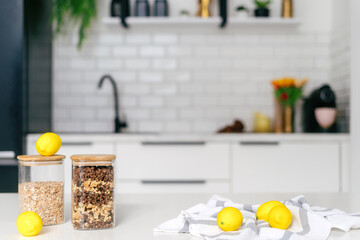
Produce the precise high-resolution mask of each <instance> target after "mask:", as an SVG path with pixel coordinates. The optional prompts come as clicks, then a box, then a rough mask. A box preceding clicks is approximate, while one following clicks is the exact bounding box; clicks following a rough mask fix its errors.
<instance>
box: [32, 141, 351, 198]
mask: <svg viewBox="0 0 360 240" xmlns="http://www.w3.org/2000/svg"><path fill="white" fill-rule="evenodd" d="M38 137H39V135H30V136H29V137H28V141H27V153H28V154H37V152H36V149H35V142H36V140H37V138H38ZM60 137H61V139H62V140H63V145H62V147H61V149H60V151H59V154H64V155H66V157H67V159H66V160H65V181H66V182H65V191H66V193H70V187H71V160H70V156H71V155H73V154H91V153H93V154H95V153H98V154H106V153H107V154H116V160H115V174H116V175H115V177H116V190H117V192H118V193H211V194H216V193H219V194H222V193H229V192H234V193H246V192H259V193H261V192H296V193H300V192H303V193H307V192H342V191H343V192H346V191H348V190H349V182H350V179H349V172H350V164H349V158H350V156H349V152H350V151H349V148H350V145H349V140H348V136H339V135H336V136H335V135H326V134H325V135H324V134H322V135H320V134H316V135H307V134H304V135H296V134H294V135H292V134H284V135H272V134H266V135H255V134H241V135H231V136H230V135H229V136H227V135H214V136H204V138H202V137H198V136H196V137H194V136H189V137H187V136H173V137H171V136H170V137H169V136H161V135H159V136H156V135H154V136H134V135H126V134H119V135H115V134H113V135H86V134H82V135H81V134H79V135H75V134H74V135H69V134H64V135H60ZM259 140H261V141H260V142H259ZM273 140H275V142H272V141H273ZM263 141H265V142H263Z"/></svg>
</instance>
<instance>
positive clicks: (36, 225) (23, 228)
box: [16, 211, 43, 237]
mask: <svg viewBox="0 0 360 240" xmlns="http://www.w3.org/2000/svg"><path fill="white" fill-rule="evenodd" d="M42 225H43V224H42V221H41V218H40V216H39V215H38V214H37V213H35V212H31V211H28V212H23V213H22V214H20V215H19V216H18V218H17V219H16V227H17V229H18V231H19V232H20V233H21V234H22V235H24V236H25V237H31V236H35V235H36V234H38V233H39V232H40V230H41V228H42Z"/></svg>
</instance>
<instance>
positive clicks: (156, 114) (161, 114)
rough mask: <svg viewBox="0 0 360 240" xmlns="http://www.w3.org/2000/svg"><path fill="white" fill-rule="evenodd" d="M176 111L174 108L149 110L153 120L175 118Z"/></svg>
mask: <svg viewBox="0 0 360 240" xmlns="http://www.w3.org/2000/svg"><path fill="white" fill-rule="evenodd" d="M176 117H177V113H176V110H175V109H154V110H152V112H151V119H153V120H176Z"/></svg>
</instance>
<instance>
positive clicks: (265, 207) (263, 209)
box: [256, 201, 285, 222]
mask: <svg viewBox="0 0 360 240" xmlns="http://www.w3.org/2000/svg"><path fill="white" fill-rule="evenodd" d="M276 206H283V207H285V205H284V204H282V203H281V202H279V201H269V202H266V203H263V204H261V205H260V207H259V208H258V209H257V211H256V217H257V219H258V220H264V221H266V222H268V216H269V213H270V211H271V209H272V208H273V207H276Z"/></svg>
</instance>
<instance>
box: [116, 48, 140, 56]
mask: <svg viewBox="0 0 360 240" xmlns="http://www.w3.org/2000/svg"><path fill="white" fill-rule="evenodd" d="M112 54H113V55H114V56H115V57H135V56H136V55H137V49H136V47H132V46H126V47H114V48H113V51H112Z"/></svg>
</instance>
